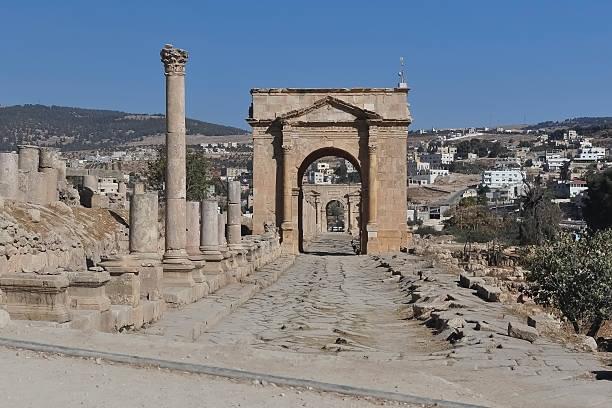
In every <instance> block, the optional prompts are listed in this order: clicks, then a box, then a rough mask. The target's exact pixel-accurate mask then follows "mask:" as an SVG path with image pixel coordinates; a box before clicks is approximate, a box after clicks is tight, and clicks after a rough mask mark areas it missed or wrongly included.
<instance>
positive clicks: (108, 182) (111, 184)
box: [98, 177, 119, 195]
mask: <svg viewBox="0 0 612 408" xmlns="http://www.w3.org/2000/svg"><path fill="white" fill-rule="evenodd" d="M98 192H99V193H100V194H103V195H107V194H116V193H118V192H119V180H117V179H116V178H115V177H98Z"/></svg>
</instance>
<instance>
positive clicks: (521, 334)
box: [508, 322, 540, 343]
mask: <svg viewBox="0 0 612 408" xmlns="http://www.w3.org/2000/svg"><path fill="white" fill-rule="evenodd" d="M539 335H540V334H539V333H538V330H537V329H535V328H533V327H531V326H527V325H524V324H520V323H511V322H509V323H508V336H510V337H514V338H516V339H521V340H527V341H528V342H530V343H533V342H534V341H536V339H537V338H538V336H539Z"/></svg>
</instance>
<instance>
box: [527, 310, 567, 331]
mask: <svg viewBox="0 0 612 408" xmlns="http://www.w3.org/2000/svg"><path fill="white" fill-rule="evenodd" d="M527 325H528V326H531V327H534V328H536V329H538V330H544V331H555V330H560V329H561V322H560V321H559V320H557V319H555V318H554V317H552V316H550V315H548V314H545V313H540V314H536V315H532V316H528V317H527Z"/></svg>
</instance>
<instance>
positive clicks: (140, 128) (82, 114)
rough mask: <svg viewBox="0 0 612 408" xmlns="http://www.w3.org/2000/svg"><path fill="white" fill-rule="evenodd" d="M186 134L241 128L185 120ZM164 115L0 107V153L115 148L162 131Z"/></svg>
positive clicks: (241, 131) (218, 133) (232, 132)
mask: <svg viewBox="0 0 612 408" xmlns="http://www.w3.org/2000/svg"><path fill="white" fill-rule="evenodd" d="M186 125H187V133H188V134H192V135H204V136H226V135H242V134H245V133H247V131H246V130H244V129H239V128H235V127H230V126H223V125H218V124H214V123H208V122H202V121H199V120H195V119H187V123H186ZM165 126H166V124H165V118H164V115H161V114H156V115H148V114H132V113H126V112H119V111H110V110H101V109H81V108H70V107H64V106H44V105H16V106H7V107H0V150H8V149H14V148H15V146H16V145H17V144H37V145H49V146H57V147H61V148H62V149H64V150H79V149H92V148H104V147H111V146H117V145H120V144H125V143H132V142H137V141H141V140H143V139H144V138H145V137H147V136H154V135H159V134H163V133H164V132H165Z"/></svg>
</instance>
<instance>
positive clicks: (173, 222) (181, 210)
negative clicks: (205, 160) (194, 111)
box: [165, 74, 187, 257]
mask: <svg viewBox="0 0 612 408" xmlns="http://www.w3.org/2000/svg"><path fill="white" fill-rule="evenodd" d="M166 127H167V129H166V191H165V193H166V254H165V256H166V257H177V256H178V257H181V256H185V255H186V251H185V246H186V225H185V223H186V221H185V216H186V192H187V184H186V163H185V150H186V148H185V76H184V75H176V74H175V75H169V74H167V75H166Z"/></svg>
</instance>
